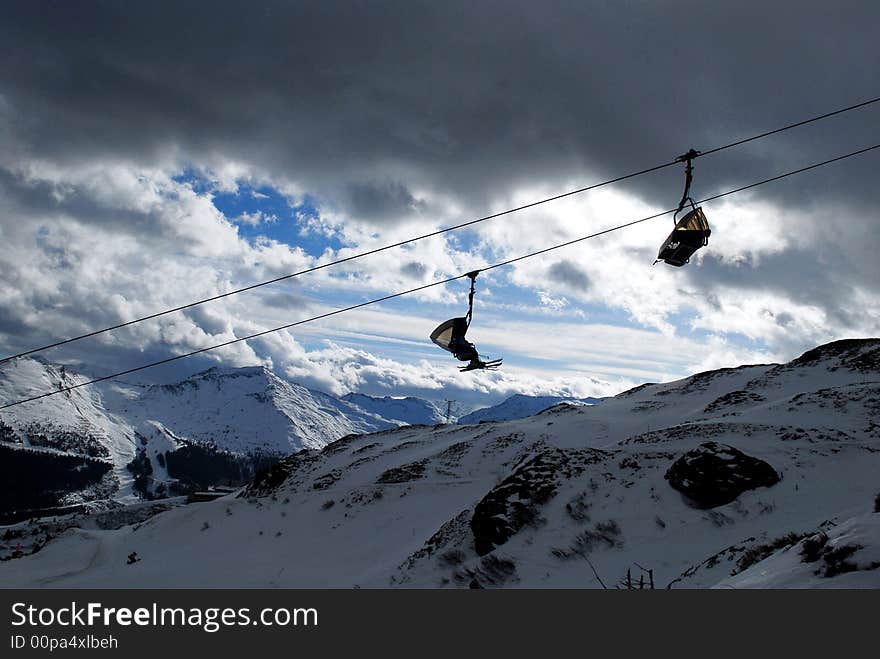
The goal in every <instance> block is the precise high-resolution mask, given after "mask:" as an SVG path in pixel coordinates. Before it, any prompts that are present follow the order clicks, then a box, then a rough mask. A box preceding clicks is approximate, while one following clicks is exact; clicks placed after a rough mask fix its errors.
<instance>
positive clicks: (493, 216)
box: [0, 96, 880, 409]
mask: <svg viewBox="0 0 880 659" xmlns="http://www.w3.org/2000/svg"><path fill="white" fill-rule="evenodd" d="M877 102H880V96H878V97H876V98H872V99H869V100H867V101H862V102H861V103H856V104H854V105H849V106H847V107H844V108H840V109H838V110H834V111H833V112H827V113H825V114H821V115H818V116H815V117H811V118H810V119H805V120H803V121H798V122H796V123H792V124H788V125H786V126H782V127H781V128H777V129H775V130H771V131H767V132H764V133H760V134H758V135H753V136H752V137H747V138H744V139H741V140H737V141H735V142H731V143H729V144H725V145H723V146H718V147H715V148H714V149H709V150H706V151H702V152H700V153H699V156H701V157H702V156H706V155H709V154H712V153H717V152H719V151H723V150H725V149H730V148H733V147H737V146H740V145H742V144H746V143H747V142H752V141H754V140H758V139H762V138H764V137H768V136H770V135H775V134H777V133H781V132H783V131H786V130H790V129H792V128H797V127H799V126H804V125H806V124H809V123H813V122H815V121H820V120H822V119H827V118H829V117H833V116H835V115H838V114H843V113H844V112H849V111H851V110H856V109H858V108H862V107H865V106H867V105H871V104H873V103H877ZM679 162H681V160H680V159H679V158H677V159H675V160H673V161H671V162H667V163H663V164H660V165H655V166H653V167H648V168H646V169H642V170H639V171H637V172H632V173H630V174H624V175H623V176H618V177H616V178H613V179H609V180H607V181H602V182H600V183H594V184H592V185H588V186H586V187H582V188H578V189H576V190H569V191H568V192H563V193H561V194H557V195H554V196H552V197H547V198H545V199H539V200H538V201H533V202H530V203H528V204H524V205H522V206H517V207H515V208H510V209H507V210H504V211H499V212H497V213H492V214H490V215H485V216H483V217H479V218H477V219H474V220H469V221H467V222H462V223H460V224H456V225H453V226H450V227H445V228H443V229H438V230H436V231H432V232H429V233H425V234H422V235H419V236H415V237H413V238H408V239H406V240H401V241H399V242H396V243H391V244H389V245H384V246H382V247H377V248H375V249H371V250H367V251H365V252H359V253H358V254H353V255H351V256H347V257H345V258H341V259H337V260H335V261H329V262H327V263H322V264H320V265H316V266H313V267H311V268H306V269H305V270H300V271H298V272H293V273H290V274H286V275H281V276H280V277H275V278H273V279H268V280H266V281H262V282H258V283H256V284H251V285H249V286H244V287H242V288H237V289H234V290H231V291H227V292H225V293H220V294H218V295H213V296H210V297H206V298H203V299H201V300H196V301H195V302H190V303H188V304H182V305H180V306H177V307H172V308H170V309H165V310H163V311H157V312H155V313H152V314H148V315H146V316H142V317H140V318H135V319H133V320H128V321H125V322H122V323H118V324H116V325H111V326H109V327H104V328H102V329H98V330H93V331H91V332H86V333H85V334H80V335H78V336H74V337H71V338H69V339H63V340H61V341H56V342H54V343H49V344H46V345H44V346H40V347H37V348H31V349H29V350H25V351H23V352H19V353H17V354H14V355H9V356H7V357H3V358H0V364H3V363H5V362H8V361H11V360H13V359H17V358H19V357H26V356H27V355H32V354H35V353H38V352H43V351H45V350H49V349H51V348H57V347H59V346H63V345H67V344H69V343H73V342H75V341H81V340H82V339H87V338H91V337H93V336H98V335H100V334H104V333H106V332H112V331H115V330H118V329H122V328H124V327H129V326H131V325H135V324H137V323H142V322H144V321H147V320H153V319H154V318H159V317H161V316H166V315H168V314H171V313H175V312H177V311H183V310H185V309H191V308H192V307H196V306H199V305H202V304H206V303H207V302H213V301H215V300H220V299H223V298H226V297H230V296H232V295H237V294H239V293H244V292H246V291H251V290H254V289H256V288H261V287H263V286H268V285H270V284H275V283H278V282H280V281H284V280H287V279H292V278H294V277H299V276H301V275H305V274H309V273H312V272H316V271H318V270H323V269H325V268H330V267H333V266H337V265H341V264H343V263H348V262H350V261H354V260H357V259H360V258H363V257H366V256H371V255H373V254H378V253H379V252H384V251H386V250H389V249H394V248H396V247H402V246H403V245H407V244H410V243H414V242H418V241H420V240H425V239H427V238H433V237H434V236H439V235H442V234H444V233H448V232H450V231H456V230H458V229H463V228H465V227H469V226H473V225H475V224H479V223H480V222H486V221H488V220H492V219H496V218H498V217H502V216H504V215H509V214H511V213H516V212H518V211H522V210H526V209H529V208H534V207H535V206H540V205H541V204H546V203H549V202H551V201H558V200H559V199H564V198H565V197H570V196H573V195H577V194H581V193H583V192H588V191H590V190H595V189H596V188H600V187H603V186H606V185H611V184H614V183H620V182H621V181H625V180H628V179H631V178H635V177H637V176H642V175H643V174H649V173H651V172H656V171H658V170H661V169H665V168H666V167H671V166H672V165H675V164H678V163H679ZM0 409H2V408H0Z"/></svg>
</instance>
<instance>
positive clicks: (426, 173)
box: [0, 2, 880, 219]
mask: <svg viewBox="0 0 880 659" xmlns="http://www.w3.org/2000/svg"><path fill="white" fill-rule="evenodd" d="M4 14H5V15H4V20H3V22H2V27H0V44H2V45H0V49H2V53H0V54H2V61H3V62H4V66H3V67H2V74H0V93H2V95H3V96H4V98H5V103H6V105H7V112H11V113H12V116H13V118H14V133H15V140H16V143H17V145H18V146H19V147H20V148H21V149H23V150H25V151H26V152H29V153H32V154H35V155H40V156H46V157H52V158H55V159H69V160H73V161H76V160H78V159H82V158H85V157H89V156H94V157H103V156H107V155H113V156H117V157H118V156H123V157H126V158H131V159H134V160H136V161H149V160H151V159H154V158H159V157H161V156H163V155H166V154H167V153H169V152H171V151H172V150H173V152H174V153H176V154H178V155H179V156H181V157H183V158H185V159H188V160H191V161H195V162H199V161H201V160H204V159H208V158H210V157H216V156H219V157H228V158H234V159H237V160H240V161H244V162H248V163H251V164H253V165H255V166H257V167H259V168H260V169H262V170H263V171H271V172H272V173H273V174H275V175H280V176H287V177H288V178H290V179H295V180H298V181H301V182H302V183H304V184H305V185H307V186H308V187H309V189H310V191H314V192H315V193H317V194H324V195H327V196H331V197H332V196H336V195H337V193H341V194H338V197H340V198H342V199H346V198H347V199H349V201H350V202H351V204H352V207H353V208H352V210H361V211H363V212H364V213H365V214H367V215H368V216H370V218H371V219H379V218H380V216H381V214H382V213H383V212H384V211H385V209H386V207H387V208H390V210H391V211H392V212H393V213H396V212H398V211H399V210H401V208H406V207H408V206H409V205H410V204H411V202H412V198H411V193H410V192H409V190H410V189H411V188H412V186H413V185H419V184H430V185H431V186H432V187H434V188H435V189H440V190H442V191H443V192H445V193H447V194H451V195H453V196H454V197H458V198H459V199H461V200H462V201H464V202H466V203H468V204H469V205H470V206H471V207H472V208H481V207H483V206H485V204H486V203H487V202H488V200H489V199H491V198H493V197H494V196H496V195H497V194H499V192H503V191H505V190H509V189H511V187H512V186H514V185H516V184H517V183H523V182H534V181H536V180H537V181H544V182H556V181H558V180H560V179H565V180H567V181H570V180H572V178H573V177H579V176H587V171H586V170H589V180H587V181H585V182H591V181H593V180H595V178H596V177H600V178H601V177H604V176H606V175H616V174H620V173H623V172H626V171H630V170H632V169H637V168H641V167H642V166H645V165H651V164H655V163H658V162H664V161H667V160H669V159H671V158H672V157H674V156H675V155H677V154H679V153H681V152H683V151H684V150H686V149H687V148H688V147H690V146H695V147H697V148H707V147H711V146H716V145H718V144H721V143H725V142H728V141H730V140H732V139H735V138H738V137H741V136H745V135H749V134H753V133H755V132H760V131H762V130H765V129H768V128H774V127H776V126H778V125H781V124H783V123H787V122H790V121H793V120H798V119H801V118H804V117H806V116H809V115H811V114H817V113H821V112H823V111H827V110H829V109H833V108H836V107H838V106H840V105H844V104H847V103H851V102H854V101H858V100H862V99H864V98H866V97H869V96H872V95H874V94H876V92H877V88H878V85H877V82H878V81H877V74H876V72H877V70H878V66H877V64H878V51H877V49H876V44H875V39H876V34H873V30H871V29H869V26H872V25H877V24H878V21H880V5H877V3H870V2H839V3H828V2H822V3H819V2H815V3H813V2H773V3H737V5H736V6H730V3H727V4H725V5H722V4H720V3H697V2H663V3H658V2H643V3H627V4H626V5H624V4H622V3H598V2H555V3H516V2H481V3H465V4H454V3H414V2H409V3H337V2H330V3H327V2H296V3H286V2H260V3H252V4H248V5H244V4H242V3H238V2H210V3H207V2H202V3H196V2H173V3H170V2H151V3H137V4H134V3H118V2H90V3H57V2H51V3H50V2H28V3H15V4H14V5H13V6H12V7H7V8H6V10H5V11H4ZM877 117H878V110H877V109H876V108H870V109H866V110H862V111H859V112H856V113H853V114H852V115H849V116H846V117H841V118H838V119H834V120H831V121H829V122H827V123H826V124H823V125H817V126H814V127H809V128H804V129H801V130H800V131H799V132H797V133H796V134H795V133H792V134H788V135H786V136H784V137H779V138H776V139H775V140H774V141H773V142H767V143H766V144H764V143H762V144H756V145H751V146H749V147H744V148H743V149H741V150H739V151H737V152H736V153H732V152H731V153H728V154H724V156H723V157H722V155H721V154H718V155H715V156H711V157H707V158H706V159H705V161H699V166H698V178H697V183H696V184H695V193H696V194H697V195H703V194H704V193H708V192H712V191H717V190H718V189H719V188H720V187H724V186H726V185H733V184H736V183H742V182H746V181H750V180H753V179H755V178H757V177H760V176H763V175H766V174H770V173H775V172H778V171H779V170H780V169H782V168H785V167H787V166H789V165H794V164H800V163H804V162H808V161H811V160H814V159H819V158H822V157H824V156H826V155H829V154H836V153H839V152H841V151H845V150H848V149H850V148H853V147H856V146H862V145H864V144H865V143H866V142H869V141H871V140H873V139H876V134H875V132H874V131H873V127H874V126H876V125H877ZM870 157H871V156H868V157H866V161H867V159H868V158H870ZM871 169H872V168H871V167H869V166H868V165H867V164H866V162H861V163H851V164H850V163H848V164H847V165H841V166H838V167H837V168H836V169H835V170H834V171H833V172H832V171H829V172H828V173H827V174H823V178H821V179H820V180H821V183H819V184H818V186H817V183H816V179H812V180H811V179H809V178H808V177H803V180H799V181H792V182H791V183H789V184H786V185H785V186H782V185H780V186H778V187H777V189H775V190H774V192H773V195H774V196H777V195H781V196H783V197H785V198H786V199H787V200H788V201H789V203H808V202H810V201H811V200H813V199H815V198H816V197H817V196H826V195H828V194H831V195H836V194H839V195H841V196H844V195H845V196H847V197H848V198H849V199H854V198H855V199H858V198H860V197H862V196H865V197H867V196H870V197H871V198H873V192H874V191H873V187H872V183H871V178H872V176H871V175H870V174H869V172H870V170H871ZM401 172H405V175H404V174H401ZM377 175H379V176H387V177H389V178H390V180H393V181H394V184H393V186H392V187H391V188H386V189H385V190H382V189H381V186H380V188H379V189H376V188H375V183H373V181H375V180H376V177H377ZM679 178H680V172H677V171H676V172H673V171H667V172H664V173H661V174H658V175H654V176H651V177H643V178H640V179H638V180H637V181H634V182H632V183H630V184H629V188H630V189H631V190H633V191H637V192H639V193H640V194H642V195H644V196H645V197H647V198H649V199H651V200H653V201H656V202H657V203H659V204H662V205H666V206H668V205H670V202H672V203H674V201H675V200H676V195H677V194H678V191H677V188H678V186H679V180H678V179H679ZM371 186H373V187H372V188H371ZM817 187H818V188H821V190H820V191H817ZM352 191H354V193H355V194H348V195H347V196H346V194H345V193H346V192H348V193H351V192H352ZM358 191H360V192H358ZM389 193H390V194H389Z"/></svg>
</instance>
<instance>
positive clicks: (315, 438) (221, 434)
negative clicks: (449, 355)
mask: <svg viewBox="0 0 880 659" xmlns="http://www.w3.org/2000/svg"><path fill="white" fill-rule="evenodd" d="M83 381H85V378H83V377H82V376H80V375H77V374H76V373H73V372H71V371H70V370H69V369H66V368H64V367H62V366H57V365H53V364H47V363H44V362H41V361H38V360H34V359H19V360H15V361H13V362H9V363H6V364H4V365H3V366H2V367H0V401H12V400H19V399H21V398H27V397H29V396H33V395H35V394H39V393H43V392H46V391H51V390H53V389H58V388H62V387H66V386H71V385H74V384H77V383H79V382H83ZM0 423H2V424H3V425H2V426H0V440H2V441H0V450H3V451H4V455H6V456H7V457H6V458H5V459H6V461H7V463H10V461H12V462H16V463H17V464H18V463H21V464H20V466H22V468H23V469H24V471H26V472H30V471H34V472H38V471H39V470H40V469H45V468H46V465H47V464H48V463H63V464H64V468H63V469H62V471H64V472H65V473H67V472H71V471H74V470H80V471H82V469H83V467H84V466H91V467H94V469H93V470H92V471H93V472H94V473H93V476H94V478H92V479H90V480H88V482H87V484H86V483H84V482H83V480H82V479H74V480H75V482H73V481H72V482H71V483H69V484H68V485H69V487H64V488H61V490H63V491H59V492H55V495H57V496H55V495H52V496H50V495H49V494H47V495H46V496H43V495H42V494H41V489H47V488H48V489H50V490H51V489H52V488H53V487H54V485H55V484H54V483H47V482H42V483H39V482H37V483H35V485H34V493H35V494H34V496H33V497H31V498H32V499H33V505H25V504H24V503H23V502H25V501H26V500H27V499H28V497H27V496H25V494H24V491H23V490H21V489H20V488H19V489H18V491H17V494H16V496H15V497H13V496H12V494H11V493H10V492H7V491H6V490H7V489H10V487H11V486H7V487H6V488H5V489H4V488H2V486H0V503H2V504H3V505H2V506H0V512H2V511H3V510H7V511H8V510H11V509H12V508H16V509H18V508H20V507H22V506H24V507H25V508H39V507H52V506H55V505H71V504H77V503H82V502H84V501H89V500H92V499H95V498H106V497H108V496H111V495H112V496H113V497H114V498H116V499H119V500H128V499H132V498H134V496H135V493H136V491H140V492H141V494H147V493H149V494H151V495H152V494H156V493H157V492H158V493H159V494H162V493H167V492H168V486H170V485H173V484H175V483H177V484H180V482H181V481H185V482H187V483H189V484H190V485H191V486H203V487H204V486H206V485H208V484H210V483H211V482H212V481H211V479H212V478H213V479H214V480H220V481H226V480H233V481H234V480H237V479H240V477H242V476H243V477H248V476H249V475H252V474H253V472H254V471H255V469H256V468H257V467H259V466H261V465H262V464H265V462H266V461H267V460H271V459H277V458H280V457H282V456H285V455H288V454H289V453H292V452H294V451H298V450H300V449H303V448H313V449H318V448H321V447H323V446H325V445H327V444H328V443H329V442H332V441H333V440H336V439H339V438H340V437H343V436H345V435H348V434H352V433H365V432H372V431H376V430H383V429H387V428H392V427H397V426H398V425H400V422H398V421H394V420H388V419H385V418H382V417H381V416H379V415H377V414H375V413H373V412H371V411H368V410H364V409H362V408H361V407H359V406H357V405H354V404H352V403H349V402H347V401H345V400H341V399H338V398H335V397H333V396H331V395H329V394H325V393H323V392H320V391H315V390H312V389H307V388H306V387H303V386H300V385H298V384H294V383H292V382H288V381H286V380H284V379H282V378H280V377H278V376H277V375H275V374H274V373H273V372H272V371H270V370H268V369H265V368H263V367H253V368H238V369H235V368H212V369H210V370H207V371H205V372H202V373H199V374H197V375H194V376H192V377H190V378H187V379H185V380H183V381H181V382H178V383H176V384H172V385H154V386H140V385H133V384H123V383H117V382H107V383H102V384H100V385H98V386H93V387H83V388H80V389H76V390H74V391H70V392H67V393H64V394H59V395H56V396H52V397H49V398H44V399H41V400H38V401H34V402H32V403H25V404H23V405H19V406H16V407H14V408H11V409H9V410H6V411H4V412H3V413H2V414H0ZM13 451H17V452H15V453H12V452H13ZM83 460H86V462H83ZM133 461H135V463H134V465H133ZM25 463H26V464H25ZM101 464H107V465H109V466H110V468H109V469H102V468H101ZM53 468H58V464H54V467H53ZM18 471H21V469H19V470H18ZM98 472H100V474H99V473H98ZM65 478H66V477H64V478H62V480H65ZM37 480H39V479H37ZM44 481H45V479H44ZM38 486H39V487H38ZM13 498H14V500H15V505H13V503H12V502H13Z"/></svg>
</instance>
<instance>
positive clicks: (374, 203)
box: [345, 181, 424, 221]
mask: <svg viewBox="0 0 880 659" xmlns="http://www.w3.org/2000/svg"><path fill="white" fill-rule="evenodd" d="M345 197H347V199H348V202H349V204H348V205H349V207H350V209H351V211H352V212H353V213H354V214H355V215H356V216H358V217H361V218H364V219H367V220H380V221H381V220H382V219H387V218H396V217H400V216H405V215H411V214H412V213H413V212H414V211H417V210H418V209H419V208H423V207H424V204H423V203H421V202H419V201H418V200H417V199H416V198H415V197H414V196H413V195H412V193H411V192H410V191H409V190H408V189H407V188H406V186H404V185H403V184H401V183H394V182H390V181H386V182H384V183H353V184H351V185H349V186H348V188H347V189H346V195H345Z"/></svg>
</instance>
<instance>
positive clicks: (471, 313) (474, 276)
mask: <svg viewBox="0 0 880 659" xmlns="http://www.w3.org/2000/svg"><path fill="white" fill-rule="evenodd" d="M478 274H480V271H479V270H474V271H473V272H469V273H467V275H465V276H466V277H468V278H469V279H470V280H471V292H470V293H469V294H468V312H467V316H465V318H467V324H468V326H470V324H471V319H472V318H473V316H474V293H475V292H476V284H477V275H478Z"/></svg>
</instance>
